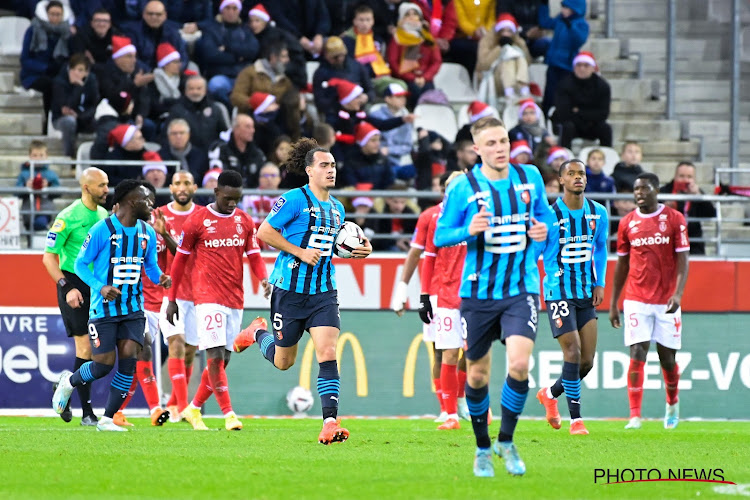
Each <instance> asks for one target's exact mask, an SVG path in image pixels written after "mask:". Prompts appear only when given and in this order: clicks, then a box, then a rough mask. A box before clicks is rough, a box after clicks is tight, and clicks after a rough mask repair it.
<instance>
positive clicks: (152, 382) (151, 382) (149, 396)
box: [135, 361, 161, 410]
mask: <svg viewBox="0 0 750 500" xmlns="http://www.w3.org/2000/svg"><path fill="white" fill-rule="evenodd" d="M135 373H136V377H137V378H138V382H139V383H140V384H141V390H142V391H143V396H144V397H145V398H146V404H147V405H148V409H149V410H153V409H154V408H159V406H161V405H160V404H159V388H158V387H156V378H155V377H154V372H153V370H152V366H151V361H138V362H137V363H136V364H135Z"/></svg>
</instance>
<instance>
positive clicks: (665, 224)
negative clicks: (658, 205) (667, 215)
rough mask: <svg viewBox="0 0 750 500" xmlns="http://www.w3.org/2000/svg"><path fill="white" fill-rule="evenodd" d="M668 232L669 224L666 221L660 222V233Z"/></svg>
mask: <svg viewBox="0 0 750 500" xmlns="http://www.w3.org/2000/svg"><path fill="white" fill-rule="evenodd" d="M666 230H667V223H666V222H665V221H661V222H659V231H661V232H664V231H666Z"/></svg>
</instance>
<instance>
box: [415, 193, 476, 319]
mask: <svg viewBox="0 0 750 500" xmlns="http://www.w3.org/2000/svg"><path fill="white" fill-rule="evenodd" d="M442 205H443V204H442V203H441V204H440V205H438V207H441V206H442ZM438 218H440V209H438V210H437V212H435V213H434V214H433V216H432V218H431V219H430V224H429V226H427V241H426V244H425V247H424V254H425V256H428V257H435V268H434V271H433V275H432V276H433V277H432V283H431V286H430V295H437V305H438V307H447V308H449V309H458V308H459V307H461V297H459V296H458V290H459V288H460V287H461V274H462V273H463V270H464V260H465V259H466V242H462V243H459V244H458V245H454V246H452V247H441V248H437V247H436V246H435V228H437V221H438Z"/></svg>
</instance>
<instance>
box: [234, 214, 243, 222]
mask: <svg viewBox="0 0 750 500" xmlns="http://www.w3.org/2000/svg"><path fill="white" fill-rule="evenodd" d="M234 222H237V223H240V222H242V217H240V216H239V215H235V216H234Z"/></svg>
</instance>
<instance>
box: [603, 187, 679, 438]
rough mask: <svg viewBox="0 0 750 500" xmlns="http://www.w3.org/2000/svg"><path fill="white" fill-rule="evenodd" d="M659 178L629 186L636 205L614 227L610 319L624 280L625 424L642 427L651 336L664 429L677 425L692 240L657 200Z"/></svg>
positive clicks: (614, 318)
mask: <svg viewBox="0 0 750 500" xmlns="http://www.w3.org/2000/svg"><path fill="white" fill-rule="evenodd" d="M658 192H659V178H658V177H657V176H656V175H654V174H650V173H643V174H640V175H639V176H638V177H637V178H636V180H635V184H634V186H633V194H634V195H635V203H636V205H637V206H638V208H637V209H636V210H634V211H632V212H630V213H629V214H627V215H626V216H625V217H623V218H622V219H621V220H620V225H619V227H618V230H617V255H618V259H617V266H616V267H615V280H614V281H615V285H614V290H613V293H612V302H611V303H610V306H609V320H610V322H611V323H612V326H613V327H615V328H619V327H620V324H621V323H620V311H619V310H618V308H617V302H618V299H619V298H620V293H621V292H622V289H623V286H624V285H625V281H626V280H628V279H629V284H628V288H627V291H626V293H625V303H624V313H625V345H628V346H630V367H629V369H628V398H629V399H630V421H629V422H628V424H627V425H626V426H625V428H626V429H640V427H641V402H642V401H643V378H644V377H643V367H644V365H645V363H646V354H647V353H648V349H649V344H650V342H651V341H654V342H656V351H657V352H658V353H659V362H660V363H661V367H662V373H663V374H664V385H665V387H666V392H667V409H666V415H665V416H664V428H665V429H674V428H675V427H677V424H678V422H679V416H680V406H679V400H678V397H677V385H678V383H679V381H680V372H679V367H678V366H677V362H676V361H675V354H676V352H677V350H678V349H680V347H681V345H682V311H681V309H680V301H681V300H682V294H683V292H684V291H685V283H686V282H687V275H688V253H689V251H690V243H689V241H688V235H687V224H686V223H685V217H683V215H682V214H681V213H680V212H678V211H676V210H673V209H671V208H669V207H667V206H665V205H663V204H661V203H659V202H658V201H657V193H658Z"/></svg>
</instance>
